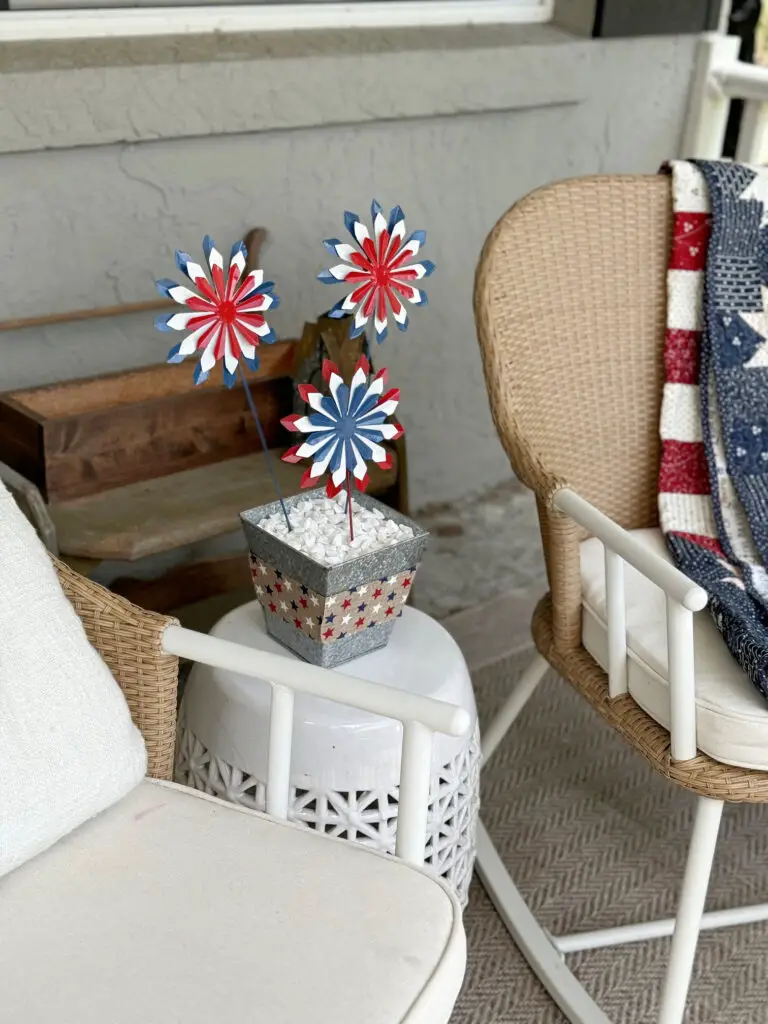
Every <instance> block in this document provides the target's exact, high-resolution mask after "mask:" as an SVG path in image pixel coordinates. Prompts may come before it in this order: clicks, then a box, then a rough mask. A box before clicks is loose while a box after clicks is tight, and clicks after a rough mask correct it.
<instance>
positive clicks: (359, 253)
mask: <svg viewBox="0 0 768 1024" xmlns="http://www.w3.org/2000/svg"><path fill="white" fill-rule="evenodd" d="M371 222H372V233H371V232H369V231H368V228H367V227H366V226H365V225H364V224H363V222H362V221H361V220H360V218H359V217H358V215H357V214H356V213H349V212H346V213H345V214H344V224H345V225H346V228H347V230H348V231H349V233H350V234H351V235H352V238H353V239H354V243H355V244H354V245H350V244H349V243H348V242H341V241H340V240H339V239H338V238H328V239H326V240H325V242H324V245H325V247H326V249H328V251H329V252H330V253H332V254H333V255H334V256H337V257H338V258H339V259H340V260H342V261H343V262H341V263H338V264H336V265H335V266H333V267H331V268H330V269H328V270H324V271H322V272H321V273H320V274H318V280H320V281H322V282H323V283H324V284H339V283H344V284H347V285H351V286H352V290H351V291H349V292H348V293H347V295H345V296H344V298H343V299H340V300H339V301H338V302H337V303H336V304H335V305H334V306H333V307H332V309H331V310H330V311H329V313H328V316H329V317H333V318H334V319H340V318H342V317H349V318H350V327H349V336H350V338H357V337H359V336H360V335H361V334H364V333H365V332H366V328H367V327H368V325H369V323H372V324H373V329H374V333H375V337H376V340H377V342H378V343H379V344H381V342H382V341H384V339H385V338H386V337H387V334H388V320H389V316H390V314H391V316H392V319H393V320H394V322H395V325H396V327H397V328H398V330H400V331H406V330H407V329H408V310H407V303H410V304H412V305H414V306H425V305H426V304H427V295H426V292H424V291H422V290H421V289H420V288H417V287H416V285H415V283H414V282H416V281H420V280H421V279H422V278H425V277H429V275H430V274H431V273H432V272H433V271H434V269H435V265H434V264H433V263H431V262H430V261H429V260H422V261H421V262H413V261H414V260H415V259H416V256H417V255H418V253H419V251H420V249H421V248H422V246H423V245H424V244H425V242H426V240H427V235H426V232H425V231H414V232H413V233H412V234H410V235H408V236H407V237H406V226H405V214H404V213H403V210H402V208H401V207H400V206H395V207H393V209H392V210H391V211H390V214H389V219H387V218H386V217H385V216H384V210H383V208H382V206H381V204H380V203H378V202H376V200H375V199H374V201H373V203H372V204H371ZM365 350H366V352H367V354H368V355H370V346H369V344H368V339H367V337H366V339H365ZM369 372H370V364H369V363H368V361H367V360H365V364H364V365H363V362H362V361H361V362H359V363H358V365H357V367H356V371H355V376H354V377H353V380H352V387H351V389H350V388H347V387H346V385H345V384H344V383H343V381H342V380H341V377H340V375H339V372H338V370H337V369H336V367H335V366H333V365H332V364H331V366H330V368H329V369H328V370H327V371H326V367H325V366H324V367H323V376H324V377H325V379H326V381H327V382H328V384H329V385H330V387H331V396H332V400H331V399H327V398H324V397H323V396H322V395H321V394H320V392H318V391H317V390H316V389H315V388H312V387H310V386H309V385H302V387H301V388H300V389H299V392H300V394H301V396H302V398H303V399H304V401H306V402H307V403H308V404H309V405H310V408H311V409H313V410H314V411H313V414H312V415H311V416H292V417H288V418H287V419H286V420H283V423H284V425H285V426H287V427H288V429H289V430H299V431H302V432H304V433H308V434H312V435H315V436H314V437H313V439H312V440H308V441H305V443H304V444H303V445H299V446H297V447H295V448H291V449H290V451H289V452H287V453H286V454H285V455H284V456H283V458H284V459H286V460H287V461H290V462H296V461H299V460H300V459H302V458H310V457H311V458H313V460H314V462H313V465H312V467H311V469H310V470H308V471H307V473H306V474H305V476H304V481H302V486H307V487H308V486H311V484H312V483H314V482H316V480H317V479H318V477H320V476H322V475H323V473H325V472H326V471H328V470H330V472H331V479H330V480H329V483H328V494H329V496H333V495H335V494H336V493H338V491H339V490H340V489H341V486H342V485H343V483H344V480H345V479H346V483H347V510H348V512H349V530H350V539H353V538H354V526H353V519H352V498H351V496H352V488H351V480H352V478H353V477H354V479H355V483H356V485H357V486H358V489H360V490H365V487H366V486H367V483H368V475H367V471H366V469H365V460H366V459H371V460H372V461H374V462H376V463H377V464H378V465H380V466H382V467H384V466H385V465H386V466H387V467H388V466H389V465H390V463H389V462H386V463H385V461H384V460H385V459H389V456H388V455H387V453H386V451H385V450H384V449H383V448H382V447H381V445H380V444H379V443H377V442H378V441H381V440H392V439H394V438H396V437H400V436H402V427H400V426H399V425H398V427H397V432H396V433H393V434H391V435H389V436H388V435H387V434H386V433H385V434H380V435H378V437H376V438H374V437H373V432H372V430H371V429H369V427H370V425H371V423H372V422H373V421H371V420H369V419H368V418H367V417H369V416H370V417H373V416H376V417H380V418H378V419H376V420H375V423H376V425H380V424H383V421H384V419H385V418H386V415H389V414H390V413H391V412H394V409H395V407H396V405H397V401H398V400H399V396H400V393H399V391H391V392H388V393H387V395H386V396H384V398H383V399H382V400H381V403H382V404H381V405H375V404H372V394H373V392H372V388H373V387H374V386H375V385H376V382H377V381H378V380H379V379H381V375H378V374H377V375H376V376H375V377H374V383H373V384H372V385H370V386H369V387H368V390H367V391H365V392H363V391H362V390H361V389H363V388H364V385H366V384H367V376H368V373H369ZM383 373H384V374H386V371H383ZM356 382H357V383H356ZM302 388H303V390H302ZM382 390H383V385H382ZM377 393H379V394H380V393H381V392H380V391H379V392H377ZM395 395H396V396H397V398H396V399H393V398H392V396H395ZM385 399H386V401H385ZM393 400H394V405H392V402H393ZM324 403H325V404H324ZM389 406H391V409H390V411H389V412H388V413H386V414H384V415H381V413H382V408H383V407H389ZM331 418H332V419H333V423H331ZM372 444H373V446H372ZM352 467H354V469H353V468H352ZM345 474H346V477H345Z"/></svg>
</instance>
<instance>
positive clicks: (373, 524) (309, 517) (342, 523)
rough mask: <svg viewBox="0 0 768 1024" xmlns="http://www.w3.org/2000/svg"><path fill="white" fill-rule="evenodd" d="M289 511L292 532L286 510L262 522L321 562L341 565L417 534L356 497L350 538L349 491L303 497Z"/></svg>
mask: <svg viewBox="0 0 768 1024" xmlns="http://www.w3.org/2000/svg"><path fill="white" fill-rule="evenodd" d="M288 514H289V516H290V519H291V531H290V532H289V531H288V528H287V526H286V525H285V518H284V516H283V513H282V511H278V512H274V513H273V514H272V515H271V516H269V517H268V518H267V519H262V521H261V523H260V524H259V525H260V526H262V527H263V528H264V529H265V530H266V531H267V533H271V534H272V536H274V537H278V538H279V539H280V540H282V541H284V542H285V543H287V544H290V546H291V547H292V548H295V549H296V550H297V551H303V552H304V553H305V554H307V555H309V556H310V558H312V559H314V561H316V562H318V563H319V564H320V565H341V563H342V562H344V561H346V560H347V559H348V558H357V557H358V556H359V555H361V554H364V553H368V552H370V551H378V550H380V549H382V548H388V547H392V545H393V544H399V543H400V541H403V540H410V539H411V538H412V537H413V535H414V534H413V529H412V528H411V527H410V526H406V525H405V524H400V523H396V522H395V521H394V520H392V519H387V518H386V514H385V513H384V512H382V511H381V509H378V508H373V509H371V508H366V507H364V506H363V505H360V504H359V503H358V502H356V501H355V500H354V499H353V501H352V521H353V525H354V533H355V537H354V540H351V541H350V539H349V514H348V511H347V495H346V493H345V492H343V491H342V492H341V493H340V494H337V495H336V497H335V498H328V497H326V496H325V495H323V496H322V497H319V498H302V499H301V500H300V501H297V502H296V504H295V505H293V507H292V508H290V509H289V512H288Z"/></svg>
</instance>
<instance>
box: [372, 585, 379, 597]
mask: <svg viewBox="0 0 768 1024" xmlns="http://www.w3.org/2000/svg"><path fill="white" fill-rule="evenodd" d="M373 596H374V598H376V597H381V587H378V588H377V589H376V590H374V592H373Z"/></svg>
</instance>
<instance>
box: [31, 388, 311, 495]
mask: <svg viewBox="0 0 768 1024" xmlns="http://www.w3.org/2000/svg"><path fill="white" fill-rule="evenodd" d="M251 392H252V395H253V400H254V402H255V404H256V408H257V409H258V411H259V419H260V421H261V424H262V427H263V430H264V434H265V437H266V439H267V445H268V446H269V447H274V446H278V445H280V444H281V443H284V442H285V439H286V434H285V431H284V429H283V427H282V426H281V425H280V419H281V418H282V417H283V416H287V415H288V413H289V412H290V411H291V409H292V402H293V393H292V387H291V381H290V380H289V378H287V377H283V378H281V379H279V380H273V381H267V382H263V383H261V382H259V383H256V384H252V385H251ZM260 448H261V442H260V441H259V436H258V433H257V430H256V426H255V424H254V422H253V418H252V416H251V413H250V411H249V409H248V403H247V401H246V396H245V392H244V390H243V389H242V388H236V389H233V390H232V391H228V390H227V389H226V388H213V389H201V391H200V392H199V393H198V394H195V395H178V396H175V397H173V398H162V399H158V400H156V401H150V402H144V403H142V404H139V405H125V406H118V407H117V408H114V409H110V410H105V411H104V412H98V413H96V412H94V413H91V414H89V415H87V416H78V417H70V418H68V419H65V420H60V421H58V422H57V423H53V424H51V425H50V426H49V428H48V429H47V430H46V491H47V494H48V497H49V500H50V501H51V502H52V503H59V502H61V501H68V500H72V499H75V498H82V497H86V496H88V495H95V494H99V493H102V492H104V491H107V490H109V489H111V488H114V487H121V486H126V485H128V484H132V483H137V482H139V481H142V480H148V479H153V478H155V477H161V476H168V475H170V474H172V473H179V472H183V471H185V470H188V469H194V468H195V467H197V466H206V465H208V464H210V463H212V462H221V461H223V460H225V459H231V458H235V457H237V456H240V455H247V454H249V453H251V452H254V451H259V450H260Z"/></svg>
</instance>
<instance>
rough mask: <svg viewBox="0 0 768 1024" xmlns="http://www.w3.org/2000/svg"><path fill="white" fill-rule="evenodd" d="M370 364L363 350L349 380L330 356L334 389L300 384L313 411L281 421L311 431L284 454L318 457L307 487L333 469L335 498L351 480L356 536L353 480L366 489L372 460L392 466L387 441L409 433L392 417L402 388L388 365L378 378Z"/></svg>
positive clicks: (326, 368) (326, 366)
mask: <svg viewBox="0 0 768 1024" xmlns="http://www.w3.org/2000/svg"><path fill="white" fill-rule="evenodd" d="M370 370H371V367H370V363H369V362H368V360H367V359H366V357H365V356H362V357H361V358H360V359H359V360H358V363H357V366H356V367H355V372H354V375H353V377H352V380H351V382H350V385H349V386H347V385H346V384H345V383H344V381H343V380H342V378H341V375H340V374H339V371H338V368H337V367H336V366H334V364H333V363H332V362H330V360H327V359H326V361H325V362H324V363H323V377H324V379H325V381H326V382H327V384H328V387H329V390H330V395H324V394H323V393H322V392H321V391H318V389H317V388H316V387H313V385H311V384H302V385H300V387H299V392H300V394H301V397H302V398H303V399H304V401H305V402H306V403H307V404H308V405H309V407H310V409H312V413H311V415H309V416H301V415H299V414H294V415H292V416H286V417H285V418H284V419H283V420H282V421H281V422H282V424H283V426H284V427H287V429H288V430H292V431H300V432H301V433H303V434H307V435H309V436H308V438H307V440H305V441H304V442H303V443H302V444H300V445H294V447H293V448H289V449H288V451H287V452H286V453H285V454H284V455H283V459H284V460H285V461H286V462H300V461H301V460H302V459H311V460H312V465H311V466H310V467H309V468H308V469H307V471H306V473H305V474H304V476H303V478H302V481H301V486H302V487H312V486H313V485H314V484H316V483H317V482H318V480H319V478H320V477H321V476H323V474H324V473H329V474H330V475H329V477H328V482H327V484H326V494H327V495H328V497H329V498H334V497H335V496H336V495H337V494H338V493H339V491H340V490H341V489H342V487H344V485H345V484H346V487H347V510H348V513H349V538H350V540H354V537H355V531H354V523H353V518H352V481H353V480H354V482H355V486H356V487H357V489H358V490H359V491H365V489H366V488H367V487H368V483H369V477H368V467H367V465H366V462H367V461H371V462H375V463H376V465H378V466H380V467H381V468H382V469H390V468H391V466H392V457H391V455H390V453H389V452H388V451H387V450H386V448H384V447H382V443H381V442H382V441H394V440H396V439H397V438H399V437H402V436H403V428H402V427H401V426H400V424H399V423H388V422H387V418H388V417H389V416H392V415H393V414H394V412H395V410H396V409H397V404H398V402H399V401H400V392H399V390H398V389H397V388H392V389H390V390H389V391H386V392H385V391H384V389H385V387H386V386H387V371H386V370H379V372H378V373H377V374H376V375H375V376H374V377H373V378H372V379H371V378H370V377H369V375H370Z"/></svg>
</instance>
